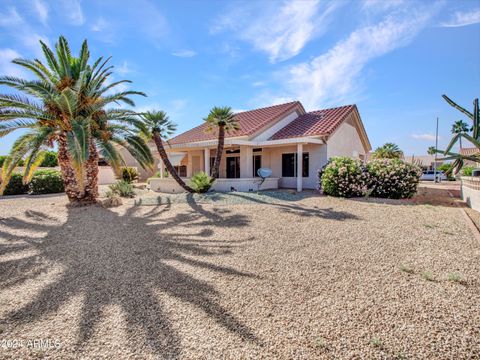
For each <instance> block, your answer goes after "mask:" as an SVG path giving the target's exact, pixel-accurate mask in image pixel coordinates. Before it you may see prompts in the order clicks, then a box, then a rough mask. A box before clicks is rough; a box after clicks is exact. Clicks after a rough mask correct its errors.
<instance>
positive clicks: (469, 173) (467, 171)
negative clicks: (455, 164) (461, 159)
mask: <svg viewBox="0 0 480 360" xmlns="http://www.w3.org/2000/svg"><path fill="white" fill-rule="evenodd" d="M474 169H475V167H474V166H464V167H463V168H462V175H463V176H472V173H473V170H474Z"/></svg>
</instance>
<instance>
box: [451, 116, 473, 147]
mask: <svg viewBox="0 0 480 360" xmlns="http://www.w3.org/2000/svg"><path fill="white" fill-rule="evenodd" d="M469 131H470V128H469V126H468V124H467V123H466V122H464V121H462V120H458V121H455V122H454V123H453V125H452V134H463V133H467V132H469ZM459 144H460V149H462V138H461V137H460V138H459Z"/></svg>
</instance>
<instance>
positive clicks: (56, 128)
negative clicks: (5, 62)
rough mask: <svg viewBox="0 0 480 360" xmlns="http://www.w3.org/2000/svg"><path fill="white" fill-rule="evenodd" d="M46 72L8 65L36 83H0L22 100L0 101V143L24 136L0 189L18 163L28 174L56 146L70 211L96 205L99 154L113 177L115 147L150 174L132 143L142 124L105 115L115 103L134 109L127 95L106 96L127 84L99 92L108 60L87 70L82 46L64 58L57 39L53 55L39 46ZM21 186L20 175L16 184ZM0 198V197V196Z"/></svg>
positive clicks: (130, 114)
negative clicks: (16, 134) (12, 136)
mask: <svg viewBox="0 0 480 360" xmlns="http://www.w3.org/2000/svg"><path fill="white" fill-rule="evenodd" d="M40 44H41V47H42V50H43V54H44V56H45V59H46V62H47V65H45V64H44V63H43V62H41V61H40V60H38V59H35V60H33V61H32V60H25V59H15V60H13V63H14V64H17V65H19V66H22V67H23V68H26V69H27V70H29V71H31V72H32V73H33V74H34V75H35V77H36V79H35V80H24V79H21V78H17V77H12V76H3V77H0V85H5V86H9V87H11V88H13V89H16V90H18V91H20V92H22V93H23V96H22V95H17V94H13V95H12V94H0V137H3V136H5V135H7V134H9V133H11V132H13V131H15V130H17V129H29V130H30V131H29V132H28V133H27V135H25V136H22V137H20V138H19V139H18V140H17V142H16V143H15V145H14V146H13V148H12V150H11V152H10V157H9V159H10V160H9V161H8V163H7V166H5V164H4V169H3V170H4V171H3V172H2V187H3V188H4V187H5V186H6V183H7V182H8V180H9V176H10V175H11V173H12V172H13V170H14V169H15V167H16V166H17V164H18V163H19V162H20V160H21V159H23V157H27V159H28V160H29V161H28V162H27V167H26V168H27V169H28V171H29V172H32V171H33V170H34V168H35V167H36V166H38V164H39V163H40V162H39V161H38V159H39V158H40V157H41V156H42V152H43V151H44V150H45V148H46V147H50V146H52V145H53V144H54V143H56V144H57V145H58V161H59V165H60V169H61V172H62V177H63V181H64V183H65V189H66V191H65V192H66V194H67V196H68V198H69V200H70V201H71V202H72V203H82V204H90V203H94V202H96V199H97V197H98V158H99V153H100V154H101V155H102V157H104V158H105V160H106V161H107V162H109V164H110V165H111V166H112V167H113V168H114V169H115V170H117V171H118V170H119V168H120V165H121V164H122V163H124V161H123V159H122V156H121V154H120V153H119V151H118V150H117V149H118V147H123V148H125V149H126V150H127V151H129V152H130V153H131V154H132V156H134V157H135V158H136V159H137V160H138V161H139V163H140V164H141V166H143V167H152V166H153V157H152V155H151V153H150V150H149V148H148V147H147V145H146V144H145V142H144V141H143V139H141V138H140V136H139V135H138V131H139V130H140V129H141V128H142V126H143V125H142V122H141V120H140V119H139V118H138V116H137V114H136V113H135V112H134V111H132V110H126V109H116V108H108V109H107V107H109V106H111V104H112V103H115V104H118V103H120V102H123V103H125V104H127V105H130V106H134V102H133V101H132V100H131V99H130V97H129V96H130V95H143V96H145V94H143V93H141V92H137V91H123V92H118V93H113V89H114V88H115V87H116V86H117V85H119V84H121V83H126V82H130V81H129V80H120V81H117V82H113V83H111V84H107V80H108V79H109V77H110V75H111V74H112V71H111V70H112V68H113V66H107V64H108V61H109V60H110V58H107V59H106V60H103V58H99V59H97V60H96V61H95V63H94V64H93V65H90V64H89V63H88V62H89V58H90V53H89V50H88V45H87V41H84V42H83V44H82V48H81V50H80V54H79V56H78V57H74V56H72V54H71V51H70V48H69V45H68V42H67V40H66V39H65V38H64V37H63V36H60V38H59V40H58V43H57V44H56V45H55V51H56V54H55V53H54V52H53V51H52V50H51V49H50V48H49V47H48V46H47V45H46V44H45V43H43V42H41V41H40ZM27 180H28V173H26V174H25V176H24V181H27ZM0 194H1V192H0Z"/></svg>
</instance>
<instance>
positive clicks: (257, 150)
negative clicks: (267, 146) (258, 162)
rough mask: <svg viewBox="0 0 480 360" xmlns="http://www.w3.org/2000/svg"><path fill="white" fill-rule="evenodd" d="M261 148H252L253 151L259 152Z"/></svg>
mask: <svg viewBox="0 0 480 360" xmlns="http://www.w3.org/2000/svg"><path fill="white" fill-rule="evenodd" d="M261 151H262V148H253V152H261Z"/></svg>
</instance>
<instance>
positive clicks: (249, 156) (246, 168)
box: [240, 146, 253, 179]
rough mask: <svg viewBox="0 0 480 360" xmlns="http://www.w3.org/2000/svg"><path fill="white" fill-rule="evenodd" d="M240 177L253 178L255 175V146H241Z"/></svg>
mask: <svg viewBox="0 0 480 360" xmlns="http://www.w3.org/2000/svg"><path fill="white" fill-rule="evenodd" d="M240 177H241V178H248V179H251V178H252V177H253V148H252V147H251V146H240Z"/></svg>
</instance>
